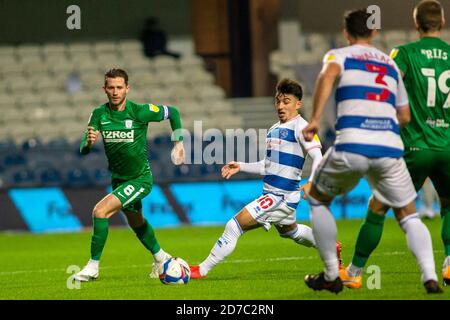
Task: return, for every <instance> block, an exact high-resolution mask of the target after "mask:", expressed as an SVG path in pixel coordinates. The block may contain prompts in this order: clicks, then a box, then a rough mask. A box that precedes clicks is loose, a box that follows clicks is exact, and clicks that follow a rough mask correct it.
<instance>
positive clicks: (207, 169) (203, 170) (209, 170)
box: [200, 164, 222, 176]
mask: <svg viewBox="0 0 450 320" xmlns="http://www.w3.org/2000/svg"><path fill="white" fill-rule="evenodd" d="M221 168H222V166H221V165H219V164H203V165H202V166H201V167H200V174H201V175H203V176H205V175H206V176H208V175H212V176H217V175H219V174H220V171H221Z"/></svg>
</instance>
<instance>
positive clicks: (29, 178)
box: [13, 169, 37, 187]
mask: <svg viewBox="0 0 450 320" xmlns="http://www.w3.org/2000/svg"><path fill="white" fill-rule="evenodd" d="M36 182H37V180H36V175H35V173H34V172H33V171H32V170H27V169H22V170H19V171H16V172H14V173H13V183H14V185H15V186H16V187H31V186H34V185H35V184H36Z"/></svg>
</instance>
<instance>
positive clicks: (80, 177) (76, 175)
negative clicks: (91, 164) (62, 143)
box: [66, 168, 92, 187]
mask: <svg viewBox="0 0 450 320" xmlns="http://www.w3.org/2000/svg"><path fill="white" fill-rule="evenodd" d="M66 184H67V186H69V187H88V186H90V185H91V184H92V181H91V179H90V177H89V172H88V171H87V170H85V169H78V168H77V169H69V170H68V171H67V172H66Z"/></svg>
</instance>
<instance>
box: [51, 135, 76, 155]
mask: <svg viewBox="0 0 450 320" xmlns="http://www.w3.org/2000/svg"><path fill="white" fill-rule="evenodd" d="M46 149H47V151H50V152H51V151H66V150H71V149H72V146H71V144H70V143H69V142H68V141H67V140H66V139H64V138H55V139H52V140H50V141H49V142H48V143H47V146H46Z"/></svg>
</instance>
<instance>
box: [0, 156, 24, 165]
mask: <svg viewBox="0 0 450 320" xmlns="http://www.w3.org/2000/svg"><path fill="white" fill-rule="evenodd" d="M25 163H26V160H25V157H24V156H23V155H21V154H20V153H11V154H7V155H6V156H5V157H4V159H3V165H4V166H5V167H11V166H18V165H23V164H25Z"/></svg>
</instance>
